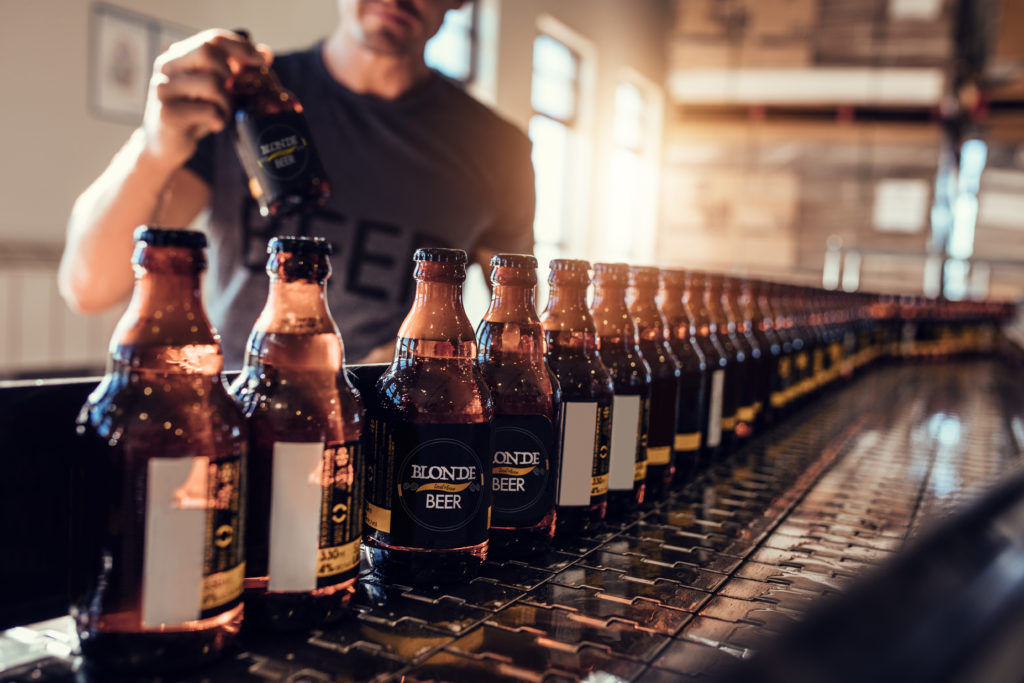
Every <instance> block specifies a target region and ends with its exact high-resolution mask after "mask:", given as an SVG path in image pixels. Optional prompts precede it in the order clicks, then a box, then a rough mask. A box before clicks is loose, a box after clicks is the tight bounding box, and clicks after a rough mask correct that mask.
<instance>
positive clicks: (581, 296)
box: [541, 283, 597, 354]
mask: <svg viewBox="0 0 1024 683" xmlns="http://www.w3.org/2000/svg"><path fill="white" fill-rule="evenodd" d="M541 326H542V327H543V328H544V332H545V335H544V336H545V339H546V341H547V345H548V350H549V351H563V350H564V351H568V352H579V353H584V354H590V353H593V352H594V351H596V349H597V331H596V328H595V326H594V318H593V316H591V314H590V309H589V308H587V286H586V285H585V284H578V283H574V284H559V283H552V284H551V291H550V294H549V296H548V304H547V307H546V308H545V309H544V315H542V316H541Z"/></svg>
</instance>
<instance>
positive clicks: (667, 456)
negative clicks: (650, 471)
mask: <svg viewBox="0 0 1024 683" xmlns="http://www.w3.org/2000/svg"><path fill="white" fill-rule="evenodd" d="M697 436H698V437H700V434H698V435H697ZM671 461H672V447H671V446H655V447H654V448H648V449H647V462H648V463H649V464H651V465H667V464H669V463H670V462H671Z"/></svg>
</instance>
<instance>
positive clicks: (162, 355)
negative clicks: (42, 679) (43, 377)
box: [72, 227, 246, 670]
mask: <svg viewBox="0 0 1024 683" xmlns="http://www.w3.org/2000/svg"><path fill="white" fill-rule="evenodd" d="M205 246H206V238H205V236H204V235H203V234H202V233H198V232H192V231H187V230H163V229H157V228H147V227H140V228H139V229H137V230H136V231H135V252H134V254H133V256H132V263H133V265H134V268H135V288H134V291H133V293H132V298H131V303H130V304H129V306H128V309H127V310H126V311H125V313H124V315H123V316H122V317H121V320H120V322H119V323H118V325H117V328H116V329H115V331H114V335H113V338H112V339H111V342H110V356H109V358H108V361H107V372H106V375H105V376H104V377H103V380H102V381H101V382H100V384H99V386H97V387H96V389H95V390H94V391H93V392H92V394H90V396H89V399H88V400H87V401H86V403H85V405H84V406H83V407H82V410H81V413H80V414H79V415H78V420H77V425H78V427H77V430H78V433H79V434H80V435H82V436H83V437H85V440H84V441H83V452H82V454H81V456H80V457H79V458H78V460H77V462H76V464H75V470H76V472H75V476H76V481H75V486H74V487H73V496H74V497H75V501H74V503H73V504H74V506H75V510H76V514H75V515H73V520H74V522H73V524H75V525H76V526H75V529H74V531H73V539H74V541H75V542H76V544H81V548H80V551H81V553H82V555H81V561H82V562H83V571H84V572H85V573H84V574H83V575H82V576H80V577H78V578H79V579H80V580H81V584H82V585H81V588H82V589H83V593H82V595H80V596H79V599H77V601H76V603H75V604H74V605H73V607H72V615H73V616H74V617H75V619H76V621H77V627H78V633H79V637H80V639H81V648H82V653H83V654H84V656H85V658H86V661H87V662H89V663H91V664H92V665H94V666H95V667H97V668H100V669H107V668H109V669H134V670H160V669H164V670H166V669H173V668H178V667H183V666H186V665H194V664H196V663H199V662H203V661H206V660H209V659H211V658H213V657H214V656H216V655H217V654H218V653H219V652H220V651H221V650H223V649H224V647H225V646H226V645H227V644H228V643H229V642H230V641H231V639H232V638H233V636H234V635H235V633H237V631H238V628H239V625H240V623H241V621H242V603H241V600H240V598H241V595H242V579H243V574H244V571H245V562H244V555H243V519H244V505H245V495H244V493H245V491H244V488H243V486H244V467H245V455H246V433H245V424H244V422H243V420H242V416H241V414H240V413H239V411H238V408H237V407H236V406H235V404H234V402H233V401H232V400H231V397H230V396H229V395H228V393H227V391H226V390H225V388H224V385H223V384H222V383H221V376H220V371H221V368H222V366H223V358H222V356H221V348H220V337H219V336H218V335H217V333H216V331H215V330H214V329H213V327H212V326H211V325H210V322H209V320H208V319H207V317H206V313H205V311H204V310H203V303H202V298H201V296H200V284H199V280H200V275H201V274H202V272H203V270H204V269H205V267H206V260H205V257H204V254H203V248H204V247H205Z"/></svg>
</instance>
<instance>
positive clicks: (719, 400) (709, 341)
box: [683, 270, 736, 464]
mask: <svg viewBox="0 0 1024 683" xmlns="http://www.w3.org/2000/svg"><path fill="white" fill-rule="evenodd" d="M685 278H686V279H685V288H684V290H683V305H684V306H685V307H686V312H687V314H688V315H689V317H690V320H692V321H693V324H694V327H695V328H696V337H695V339H696V342H697V346H699V347H700V350H701V352H702V353H703V354H704V358H706V359H707V363H708V387H707V391H706V392H705V394H704V417H703V421H702V424H703V432H702V433H703V442H704V443H703V446H702V449H703V450H702V454H701V462H702V463H708V464H710V463H711V462H714V461H715V460H716V459H718V458H719V457H720V456H721V455H722V454H724V451H723V447H722V436H723V431H724V430H725V428H724V427H723V421H725V420H727V418H729V417H734V416H735V415H736V395H735V387H734V386H733V385H732V384H730V383H729V382H726V370H727V369H728V368H729V357H728V356H727V355H726V353H725V349H724V348H722V344H721V342H720V341H719V339H718V335H717V334H716V330H717V328H716V327H715V326H714V322H713V321H712V320H711V317H710V315H709V313H708V309H707V306H706V305H705V302H704V296H705V295H704V289H705V287H704V285H705V278H704V275H703V274H702V273H698V272H696V271H692V270H688V271H686V276H685ZM730 388H731V389H732V391H729V390H730ZM727 392H729V393H727ZM729 411H732V412H731V413H730V412H729Z"/></svg>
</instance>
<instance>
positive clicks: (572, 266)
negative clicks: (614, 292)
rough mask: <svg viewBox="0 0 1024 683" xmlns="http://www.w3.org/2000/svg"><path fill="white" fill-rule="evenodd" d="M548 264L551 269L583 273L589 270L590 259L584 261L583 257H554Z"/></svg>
mask: <svg viewBox="0 0 1024 683" xmlns="http://www.w3.org/2000/svg"><path fill="white" fill-rule="evenodd" d="M549 265H550V266H551V270H569V271H575V272H584V273H586V272H589V271H590V261H584V260H583V259H572V258H556V259H552V260H551V262H550V264H549Z"/></svg>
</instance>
